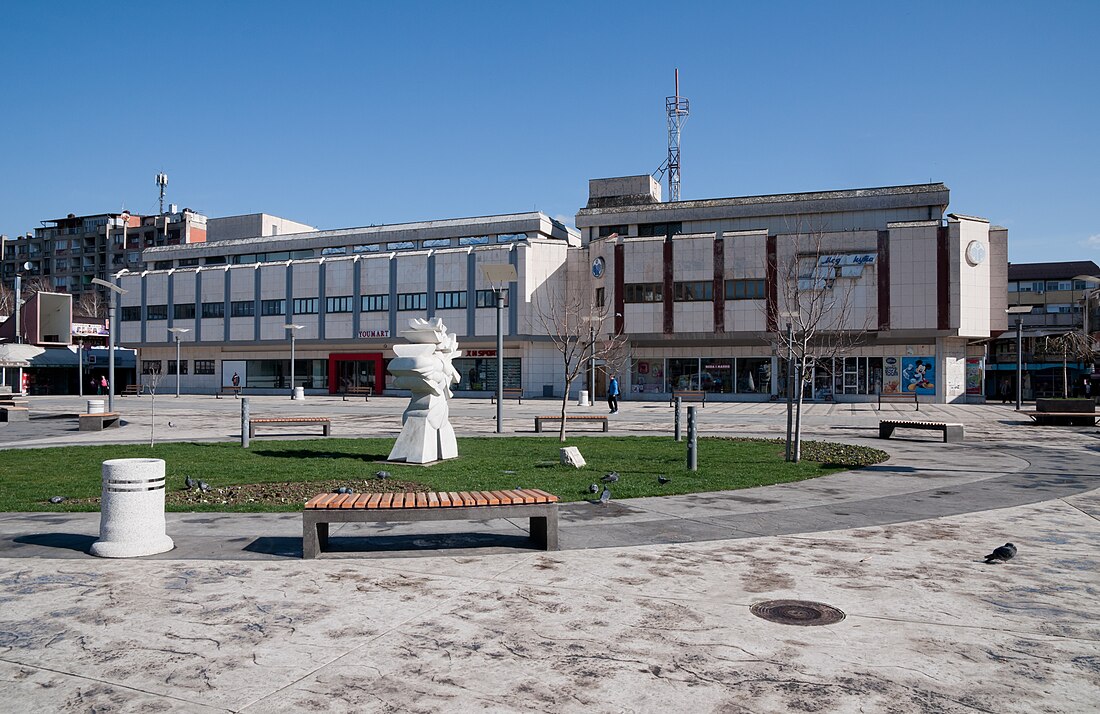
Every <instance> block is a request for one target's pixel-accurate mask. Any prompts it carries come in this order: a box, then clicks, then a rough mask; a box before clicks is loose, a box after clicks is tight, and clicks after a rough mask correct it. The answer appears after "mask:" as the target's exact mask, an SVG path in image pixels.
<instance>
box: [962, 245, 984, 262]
mask: <svg viewBox="0 0 1100 714" xmlns="http://www.w3.org/2000/svg"><path fill="white" fill-rule="evenodd" d="M983 260H985V246H984V245H983V244H982V242H981V241H977V240H972V241H970V243H968V244H967V246H966V262H968V263H970V264H971V265H979V264H980V263H981V262H982V261H983Z"/></svg>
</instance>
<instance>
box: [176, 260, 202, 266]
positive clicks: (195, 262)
mask: <svg viewBox="0 0 1100 714" xmlns="http://www.w3.org/2000/svg"><path fill="white" fill-rule="evenodd" d="M198 264H199V259H198V258H180V259H179V262H178V263H177V264H176V265H178V266H179V267H181V268H193V267H195V266H196V265H198Z"/></svg>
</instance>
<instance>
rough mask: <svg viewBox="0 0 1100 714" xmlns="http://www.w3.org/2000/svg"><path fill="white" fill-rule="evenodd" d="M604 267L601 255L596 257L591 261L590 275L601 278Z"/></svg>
mask: <svg viewBox="0 0 1100 714" xmlns="http://www.w3.org/2000/svg"><path fill="white" fill-rule="evenodd" d="M604 268H605V266H604V262H603V258H602V257H600V258H596V259H595V260H593V261H592V277H593V278H602V277H603V271H604Z"/></svg>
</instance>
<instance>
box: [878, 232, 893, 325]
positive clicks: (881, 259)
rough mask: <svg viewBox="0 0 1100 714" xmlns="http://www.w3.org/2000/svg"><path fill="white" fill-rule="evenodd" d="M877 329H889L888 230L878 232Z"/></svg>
mask: <svg viewBox="0 0 1100 714" xmlns="http://www.w3.org/2000/svg"><path fill="white" fill-rule="evenodd" d="M875 260H876V262H877V267H878V329H879V331H880V332H885V331H886V330H889V329H890V231H879V232H878V257H877V258H876V259H875Z"/></svg>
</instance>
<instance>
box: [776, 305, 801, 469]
mask: <svg viewBox="0 0 1100 714" xmlns="http://www.w3.org/2000/svg"><path fill="white" fill-rule="evenodd" d="M779 316H780V317H783V318H786V319H787V450H786V457H785V458H786V460H787V461H790V460H791V431H792V429H793V428H794V399H793V396H794V380H795V376H794V364H793V362H794V323H792V322H791V320H793V319H794V318H796V317H798V313H797V312H782V313H780V314H779Z"/></svg>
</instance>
